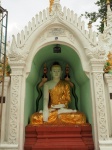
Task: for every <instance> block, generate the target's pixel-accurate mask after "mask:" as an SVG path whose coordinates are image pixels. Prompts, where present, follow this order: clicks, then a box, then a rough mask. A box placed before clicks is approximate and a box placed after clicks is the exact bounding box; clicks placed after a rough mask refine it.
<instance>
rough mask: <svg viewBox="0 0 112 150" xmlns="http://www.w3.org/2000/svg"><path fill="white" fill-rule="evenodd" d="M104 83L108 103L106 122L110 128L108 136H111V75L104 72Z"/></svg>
mask: <svg viewBox="0 0 112 150" xmlns="http://www.w3.org/2000/svg"><path fill="white" fill-rule="evenodd" d="M104 78H105V83H106V89H105V90H106V94H107V103H108V116H109V117H108V122H109V128H110V133H109V135H110V137H112V75H111V74H105V75H104Z"/></svg>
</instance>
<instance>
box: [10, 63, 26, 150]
mask: <svg viewBox="0 0 112 150" xmlns="http://www.w3.org/2000/svg"><path fill="white" fill-rule="evenodd" d="M10 65H11V70H12V73H11V96H10V105H9V107H10V113H9V134H8V143H9V144H14V145H16V144H18V149H17V150H23V142H24V139H23V134H24V96H25V75H24V67H25V62H22V63H19V62H11V63H10Z"/></svg>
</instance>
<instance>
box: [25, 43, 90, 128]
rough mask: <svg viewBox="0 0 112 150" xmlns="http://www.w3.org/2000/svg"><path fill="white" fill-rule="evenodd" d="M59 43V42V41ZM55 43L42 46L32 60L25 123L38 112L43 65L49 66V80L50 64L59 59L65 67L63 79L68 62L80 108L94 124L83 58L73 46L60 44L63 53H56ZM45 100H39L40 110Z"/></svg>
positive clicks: (28, 79) (28, 78)
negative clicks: (37, 87)
mask: <svg viewBox="0 0 112 150" xmlns="http://www.w3.org/2000/svg"><path fill="white" fill-rule="evenodd" d="M57 42H58V41H57ZM58 44H59V43H58ZM54 47H55V44H51V45H48V46H45V47H43V48H41V49H40V50H39V51H38V52H37V53H36V55H35V56H34V59H33V61H32V66H31V71H30V73H29V75H28V77H27V79H26V96H25V124H26V125H27V124H28V122H29V118H30V116H31V115H32V114H33V113H34V112H36V98H37V96H38V92H37V89H36V85H37V83H39V82H40V81H41V79H42V75H43V67H44V64H45V63H46V65H47V68H48V73H47V76H48V80H50V66H51V65H52V63H53V62H54V61H58V62H59V63H60V64H61V66H62V69H63V75H62V79H63V78H64V75H65V67H66V65H67V64H68V65H69V68H70V79H71V81H72V82H73V83H75V86H76V94H77V96H78V108H79V110H80V111H81V112H84V113H85V114H86V116H87V122H89V123H90V124H92V101H91V89H90V79H89V76H87V74H86V73H85V71H84V70H83V67H82V63H83V60H82V61H81V59H80V57H79V56H78V54H77V53H76V51H75V50H73V48H71V47H69V46H67V45H64V44H60V47H61V53H54V52H53V48H54ZM72 99H73V100H72V101H71V104H70V108H72V109H75V100H74V98H73V97H72ZM42 103H43V100H42V99H41V100H40V101H39V110H42V109H43V108H42Z"/></svg>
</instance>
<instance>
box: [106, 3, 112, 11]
mask: <svg viewBox="0 0 112 150" xmlns="http://www.w3.org/2000/svg"><path fill="white" fill-rule="evenodd" d="M106 4H107V12H110V11H111V8H110V0H107V2H106Z"/></svg>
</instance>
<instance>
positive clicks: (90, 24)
mask: <svg viewBox="0 0 112 150" xmlns="http://www.w3.org/2000/svg"><path fill="white" fill-rule="evenodd" d="M88 28H89V29H90V28H92V22H91V21H89V23H88Z"/></svg>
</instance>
